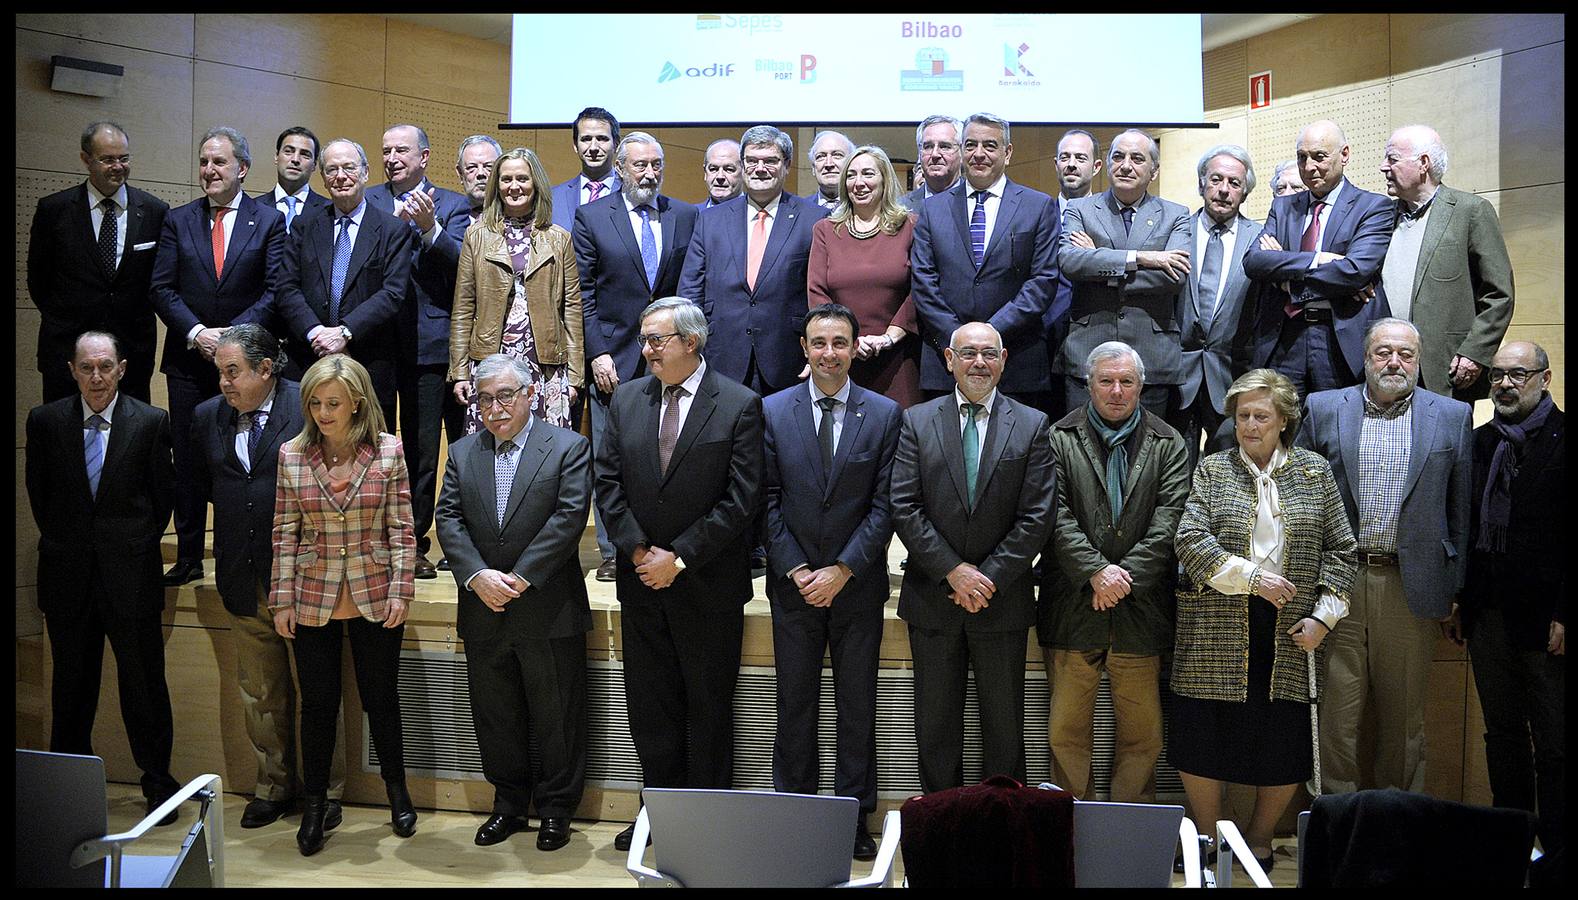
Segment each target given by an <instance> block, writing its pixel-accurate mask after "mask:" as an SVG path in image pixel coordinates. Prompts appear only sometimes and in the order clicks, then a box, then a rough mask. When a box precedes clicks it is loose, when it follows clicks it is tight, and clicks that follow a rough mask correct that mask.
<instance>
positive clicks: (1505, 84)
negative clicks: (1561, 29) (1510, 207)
mask: <svg viewBox="0 0 1578 900" xmlns="http://www.w3.org/2000/svg"><path fill="white" fill-rule="evenodd" d="M1566 71H1567V44H1566V43H1565V42H1563V43H1559V44H1547V45H1545V46H1543V47H1537V48H1535V49H1533V50H1524V51H1522V52H1520V53H1513V54H1510V55H1508V56H1505V57H1503V58H1502V67H1501V86H1502V90H1501V98H1500V99H1501V129H1500V130H1499V131H1498V132H1496V134H1495V142H1497V143H1500V145H1501V180H1500V182H1499V183H1498V184H1497V185H1496V187H1499V188H1503V189H1505V188H1514V187H1526V186H1529V185H1540V184H1552V183H1554V182H1561V181H1566V180H1567V155H1566V152H1565V147H1566V145H1567V76H1566ZM1480 139H1481V140H1484V138H1483V137H1481V138H1480Z"/></svg>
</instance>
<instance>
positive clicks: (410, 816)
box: [384, 781, 416, 838]
mask: <svg viewBox="0 0 1578 900" xmlns="http://www.w3.org/2000/svg"><path fill="white" fill-rule="evenodd" d="M384 792H385V793H386V794H388V795H389V827H390V828H393V829H394V833H395V834H396V835H399V836H400V837H403V838H408V837H410V836H411V835H413V834H416V807H415V806H413V805H412V804H411V793H410V792H409V791H407V790H406V789H405V782H404V781H386V782H384Z"/></svg>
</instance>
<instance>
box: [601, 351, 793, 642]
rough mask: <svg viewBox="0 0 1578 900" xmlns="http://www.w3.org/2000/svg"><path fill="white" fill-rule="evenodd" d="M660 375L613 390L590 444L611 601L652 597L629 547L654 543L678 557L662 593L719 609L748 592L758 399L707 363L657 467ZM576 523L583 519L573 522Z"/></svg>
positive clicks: (758, 475) (757, 485) (757, 478)
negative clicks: (611, 567)
mask: <svg viewBox="0 0 1578 900" xmlns="http://www.w3.org/2000/svg"><path fill="white" fill-rule="evenodd" d="M662 409H663V383H662V382H661V381H658V380H657V378H656V377H654V376H651V375H647V376H644V377H642V378H637V379H636V380H634V381H626V382H624V383H622V384H620V385H619V387H618V388H616V389H615V390H614V396H613V399H612V400H610V401H609V404H608V422H607V425H606V426H605V429H604V431H603V439H602V440H601V441H600V442H598V445H597V451H596V452H597V457H596V462H595V467H596V468H595V471H596V473H597V482H596V486H597V491H596V497H597V505H598V508H599V509H601V510H602V513H603V524H604V526H605V527H606V528H607V529H608V539H609V540H610V541H612V542H613V545H614V547H615V548H616V549H617V550H618V551H619V552H618V554H617V559H618V578H617V582H618V592H619V602H620V603H621V604H642V603H645V604H657V603H659V602H661V600H662V598H661V597H660V596H658V594H659V592H658V591H654V590H652V589H650V588H648V587H647V586H646V585H644V584H642V583H641V579H640V578H639V577H637V575H636V569H635V564H634V563H632V562H631V560H630V557H631V554H633V553H635V550H636V547H638V546H649V547H663V548H665V549H668V550H671V551H673V552H674V553H675V554H677V555H678V556H679V557H680V558H681V559H682V560H684V562H685V569H684V571H682V572H680V574H679V577H677V578H675V579H674V583H673V584H671V585H669V586H668V587H667V588H664V589H663V590H664V592H672V593H667V596H669V597H678V598H683V599H684V600H685V601H686V602H694V603H698V604H702V605H704V606H707V607H709V608H715V609H719V610H724V611H726V610H728V609H729V608H731V607H738V606H740V605H743V604H744V603H745V602H746V601H747V600H750V599H751V568H750V566H751V561H750V551H751V547H752V546H754V544H755V535H754V534H753V532H754V528H753V527H752V523H753V521H754V520H755V518H756V513H757V509H758V507H759V505H760V502H761V488H762V401H761V398H760V397H758V396H756V394H755V393H753V392H752V391H751V390H750V389H748V388H746V387H744V386H743V385H741V384H739V383H738V382H736V381H733V380H731V379H729V378H727V377H725V376H724V375H723V374H721V373H720V372H718V370H717V369H715V368H713V366H712V363H711V360H708V362H707V371H706V372H704V373H703V374H702V378H701V384H700V385H699V387H698V389H697V391H696V396H695V397H693V398H691V406H690V412H689V413H688V414H687V415H686V416H685V426H684V428H682V429H680V433H679V440H678V443H676V444H675V446H674V452H673V455H672V456H670V457H669V466H668V472H667V473H666V474H659V472H658V454H657V434H658V425H659V422H660V417H661V415H662ZM582 524H583V525H584V524H585V523H582Z"/></svg>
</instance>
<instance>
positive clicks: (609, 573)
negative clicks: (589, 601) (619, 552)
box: [597, 558, 618, 581]
mask: <svg viewBox="0 0 1578 900" xmlns="http://www.w3.org/2000/svg"><path fill="white" fill-rule="evenodd" d="M616 577H618V563H616V562H614V560H613V559H612V558H610V559H605V560H603V562H602V563H601V564H600V565H599V566H598V567H597V580H598V581H613V580H614V579H615V578H616Z"/></svg>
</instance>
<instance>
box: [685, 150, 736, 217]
mask: <svg viewBox="0 0 1578 900" xmlns="http://www.w3.org/2000/svg"><path fill="white" fill-rule="evenodd" d="M701 174H702V177H703V178H705V179H706V182H707V199H706V200H704V201H703V202H701V203H698V204H696V208H697V209H711V208H713V207H714V206H717V205H718V204H720V203H727V202H728V201H730V200H733V199H734V198H735V197H738V196H740V194H741V192H743V191H744V190H745V176H744V175H742V174H741V173H740V142H739V141H736V140H732V139H730V138H720V139H718V140H716V141H713V142H712V143H710V144H708V145H707V152H706V153H705V154H703V155H702V157H701Z"/></svg>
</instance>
